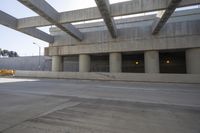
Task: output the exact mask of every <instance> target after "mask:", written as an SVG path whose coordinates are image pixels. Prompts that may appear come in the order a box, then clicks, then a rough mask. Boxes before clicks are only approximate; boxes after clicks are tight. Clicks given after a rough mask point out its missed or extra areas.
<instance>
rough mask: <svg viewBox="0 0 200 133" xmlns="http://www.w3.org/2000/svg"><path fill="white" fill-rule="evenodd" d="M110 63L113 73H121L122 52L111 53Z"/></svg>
mask: <svg viewBox="0 0 200 133" xmlns="http://www.w3.org/2000/svg"><path fill="white" fill-rule="evenodd" d="M109 65H110V72H111V73H120V72H121V71H122V55H121V53H110V55H109Z"/></svg>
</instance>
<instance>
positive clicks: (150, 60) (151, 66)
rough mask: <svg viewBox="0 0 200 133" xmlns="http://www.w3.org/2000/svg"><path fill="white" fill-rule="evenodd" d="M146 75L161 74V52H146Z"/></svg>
mask: <svg viewBox="0 0 200 133" xmlns="http://www.w3.org/2000/svg"><path fill="white" fill-rule="evenodd" d="M144 61H145V64H144V65H145V73H159V72H160V68H159V52H158V51H145V52H144Z"/></svg>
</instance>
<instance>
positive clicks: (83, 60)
mask: <svg viewBox="0 0 200 133" xmlns="http://www.w3.org/2000/svg"><path fill="white" fill-rule="evenodd" d="M90 60H91V59H90V55H86V54H80V55H79V72H90V62H91V61H90Z"/></svg>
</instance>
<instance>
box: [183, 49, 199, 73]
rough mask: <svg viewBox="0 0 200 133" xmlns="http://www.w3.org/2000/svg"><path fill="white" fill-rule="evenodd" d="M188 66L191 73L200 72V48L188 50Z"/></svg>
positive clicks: (188, 71)
mask: <svg viewBox="0 0 200 133" xmlns="http://www.w3.org/2000/svg"><path fill="white" fill-rule="evenodd" d="M186 68H187V73H189V74H200V48H194V49H188V50H186Z"/></svg>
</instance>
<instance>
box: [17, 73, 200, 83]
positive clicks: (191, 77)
mask: <svg viewBox="0 0 200 133" xmlns="http://www.w3.org/2000/svg"><path fill="white" fill-rule="evenodd" d="M15 76H17V77H28V78H61V79H83V80H108V81H131V82H164V83H200V75H198V74H197V75H195V74H147V73H101V72H89V73H81V72H50V71H16V74H15Z"/></svg>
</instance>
